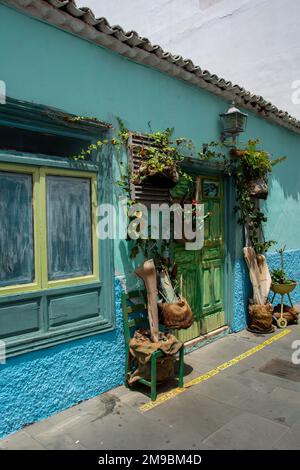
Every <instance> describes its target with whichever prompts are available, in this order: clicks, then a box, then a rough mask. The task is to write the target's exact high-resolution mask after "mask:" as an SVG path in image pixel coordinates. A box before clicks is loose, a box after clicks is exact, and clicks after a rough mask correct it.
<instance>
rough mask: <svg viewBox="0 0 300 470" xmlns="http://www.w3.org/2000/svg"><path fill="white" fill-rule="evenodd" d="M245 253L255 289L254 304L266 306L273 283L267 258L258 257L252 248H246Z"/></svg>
mask: <svg viewBox="0 0 300 470" xmlns="http://www.w3.org/2000/svg"><path fill="white" fill-rule="evenodd" d="M243 251H244V257H245V260H246V263H247V265H248V269H249V275H250V280H251V284H252V287H253V303H254V304H255V305H265V304H266V302H267V300H268V295H269V292H270V287H271V283H272V280H271V276H270V271H269V268H268V265H267V262H266V258H265V256H263V255H257V254H256V253H255V251H254V249H253V248H252V247H250V246H247V247H245V248H244V250H243Z"/></svg>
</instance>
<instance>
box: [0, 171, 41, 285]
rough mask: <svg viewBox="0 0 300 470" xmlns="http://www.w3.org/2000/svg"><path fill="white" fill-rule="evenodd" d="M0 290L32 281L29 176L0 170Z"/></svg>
mask: <svg viewBox="0 0 300 470" xmlns="http://www.w3.org/2000/svg"><path fill="white" fill-rule="evenodd" d="M0 221H1V230H0V287H5V286H11V285H17V284H28V283H31V282H33V280H34V277H35V273H34V250H33V244H34V243H33V182H32V175H31V174H21V173H13V172H11V173H10V172H5V171H0Z"/></svg>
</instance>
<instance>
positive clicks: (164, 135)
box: [74, 118, 286, 255]
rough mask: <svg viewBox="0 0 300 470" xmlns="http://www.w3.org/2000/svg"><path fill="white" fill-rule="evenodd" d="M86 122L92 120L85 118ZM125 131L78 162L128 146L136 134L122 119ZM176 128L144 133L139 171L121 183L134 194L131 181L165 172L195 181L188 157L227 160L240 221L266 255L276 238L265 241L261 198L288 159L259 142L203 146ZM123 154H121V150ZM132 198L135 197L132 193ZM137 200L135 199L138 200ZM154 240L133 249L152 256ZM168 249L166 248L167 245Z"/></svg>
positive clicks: (98, 144) (93, 147) (173, 177)
mask: <svg viewBox="0 0 300 470" xmlns="http://www.w3.org/2000/svg"><path fill="white" fill-rule="evenodd" d="M84 119H85V120H86V119H87V118H84ZM118 123H119V130H118V131H117V132H116V135H115V137H114V138H112V139H111V140H99V141H97V142H95V143H93V144H91V145H89V146H88V147H87V148H86V149H82V151H81V153H80V154H79V155H77V156H75V157H74V159H75V160H86V159H87V160H90V159H91V156H92V153H93V152H94V151H98V150H99V149H100V148H102V147H103V146H105V145H112V146H114V147H115V148H116V150H118V151H120V150H121V149H125V150H128V146H129V138H130V132H129V131H128V129H126V127H125V126H124V124H123V122H122V121H121V120H120V119H118ZM173 131H174V129H172V128H167V129H166V130H164V131H159V132H150V133H146V134H143V137H144V138H147V141H148V142H147V145H138V146H137V145H135V146H134V144H132V145H131V150H133V151H134V152H136V154H137V155H138V156H139V159H140V162H141V163H140V166H139V168H138V170H137V171H135V172H133V173H130V172H128V170H127V171H126V172H125V173H124V172H123V173H122V172H121V173H122V174H121V181H119V182H118V184H119V186H120V187H122V188H123V189H124V190H125V191H127V192H128V194H130V183H134V184H142V183H143V181H146V180H148V179H149V178H151V177H153V176H154V175H163V176H164V177H167V178H170V179H171V180H173V182H174V183H176V182H177V181H178V180H179V178H180V177H181V178H187V179H189V180H191V176H190V175H189V174H187V173H186V172H185V171H184V170H183V168H182V163H183V161H184V160H185V159H186V158H193V159H198V160H199V161H203V162H205V161H213V162H219V163H220V162H222V164H223V169H224V172H225V173H227V174H228V175H230V176H232V178H233V179H234V182H235V186H236V202H237V204H236V207H235V210H236V212H237V213H238V223H239V224H240V225H242V226H245V227H247V232H248V236H249V241H250V244H251V245H252V246H253V248H254V250H255V251H256V253H257V254H263V253H265V252H266V251H267V250H268V249H269V248H270V247H271V246H272V245H273V244H274V243H275V241H274V240H264V238H263V224H264V223H265V222H266V221H267V216H266V214H265V212H264V211H263V210H262V209H261V208H260V207H259V204H258V203H257V201H258V199H260V198H262V199H265V198H266V197H267V194H268V176H269V175H270V174H271V172H272V169H273V167H274V165H276V164H278V163H280V162H282V161H283V160H284V159H285V158H286V157H279V158H277V159H276V160H272V159H271V156H270V154H269V153H268V152H266V151H264V150H260V149H259V148H258V146H259V144H260V141H259V140H249V141H248V142H247V144H246V146H245V147H244V148H242V149H233V151H231V152H229V153H228V151H227V149H225V148H224V145H223V144H222V143H220V142H214V141H213V142H210V143H205V144H203V145H202V147H201V148H200V149H198V148H197V147H196V146H195V145H194V143H193V142H192V141H191V140H190V139H187V138H186V137H181V138H177V139H175V140H174V139H172V136H173ZM117 153H118V152H117ZM129 199H130V196H129ZM134 202H135V201H130V203H131V204H133V203H134ZM149 243H151V247H152V250H154V251H155V250H156V251H157V255H159V252H160V250H159V248H158V245H157V243H154V241H153V240H149ZM149 243H148V242H147V240H146V241H145V240H141V241H140V242H138V241H137V244H136V245H135V246H134V248H133V253H134V255H136V254H137V253H138V251H139V249H141V251H143V252H144V254H148V251H149V246H150V245H149ZM163 249H165V246H163Z"/></svg>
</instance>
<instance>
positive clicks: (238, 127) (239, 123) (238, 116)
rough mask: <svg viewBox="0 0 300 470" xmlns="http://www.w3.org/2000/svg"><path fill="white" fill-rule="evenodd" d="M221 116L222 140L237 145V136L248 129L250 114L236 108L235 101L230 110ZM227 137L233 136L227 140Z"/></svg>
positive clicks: (230, 144) (233, 145)
mask: <svg viewBox="0 0 300 470" xmlns="http://www.w3.org/2000/svg"><path fill="white" fill-rule="evenodd" d="M220 117H221V120H222V123H223V132H222V134H221V140H222V142H223V143H225V144H226V145H229V146H232V147H235V146H236V138H237V136H238V135H239V134H241V132H245V130H246V126H247V119H248V114H245V113H242V112H241V111H240V110H239V109H238V108H236V106H235V102H234V101H233V102H232V104H231V107H230V108H229V109H228V111H227V112H226V113H223V114H220ZM227 137H231V140H230V141H227V140H226V139H227Z"/></svg>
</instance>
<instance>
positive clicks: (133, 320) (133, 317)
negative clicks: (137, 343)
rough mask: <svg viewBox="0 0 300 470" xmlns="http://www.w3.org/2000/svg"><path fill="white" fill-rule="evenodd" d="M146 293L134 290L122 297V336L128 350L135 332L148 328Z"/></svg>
mask: <svg viewBox="0 0 300 470" xmlns="http://www.w3.org/2000/svg"><path fill="white" fill-rule="evenodd" d="M146 299H147V293H146V291H142V290H136V291H132V292H128V293H127V294H125V293H124V294H123V295H122V309H123V317H124V336H125V343H126V347H127V348H128V345H129V341H130V338H131V337H132V336H133V334H134V332H135V330H137V329H139V328H149V320H148V311H147V300H146Z"/></svg>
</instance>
